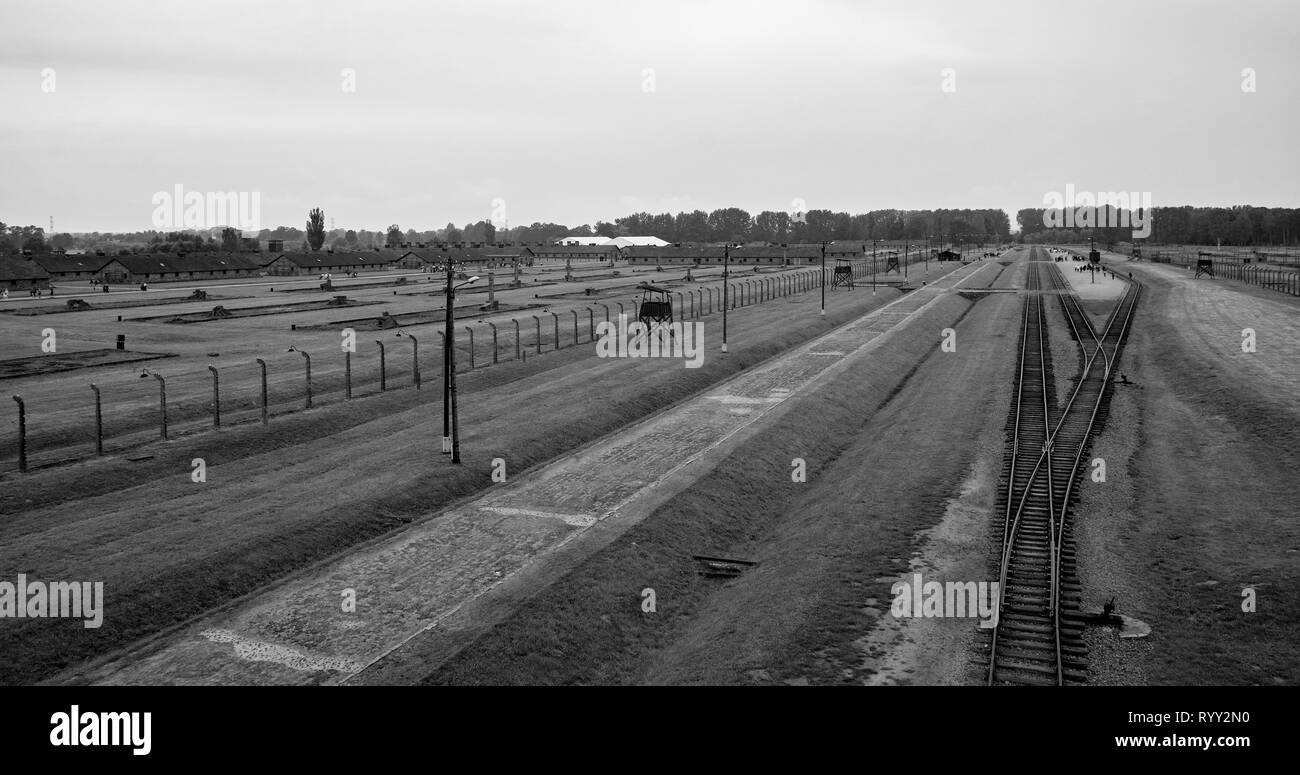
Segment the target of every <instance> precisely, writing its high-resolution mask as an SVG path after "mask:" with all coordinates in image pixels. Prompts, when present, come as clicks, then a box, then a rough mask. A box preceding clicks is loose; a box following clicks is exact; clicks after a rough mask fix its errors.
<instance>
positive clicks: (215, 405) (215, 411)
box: [208, 366, 221, 428]
mask: <svg viewBox="0 0 1300 775" xmlns="http://www.w3.org/2000/svg"><path fill="white" fill-rule="evenodd" d="M208 371H210V372H212V427H213V428H220V427H221V384H220V382H219V381H218V377H217V367H216V366H209V367H208Z"/></svg>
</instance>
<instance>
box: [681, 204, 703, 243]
mask: <svg viewBox="0 0 1300 775" xmlns="http://www.w3.org/2000/svg"><path fill="white" fill-rule="evenodd" d="M675 220H676V222H677V241H678V242H708V241H709V214H708V213H706V212H704V211H703V210H693V211H691V212H689V213H678V214H677V217H676V218H675Z"/></svg>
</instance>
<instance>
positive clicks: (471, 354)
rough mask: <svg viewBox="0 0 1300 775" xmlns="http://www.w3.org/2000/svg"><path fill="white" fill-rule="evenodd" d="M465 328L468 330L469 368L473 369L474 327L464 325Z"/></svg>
mask: <svg viewBox="0 0 1300 775" xmlns="http://www.w3.org/2000/svg"><path fill="white" fill-rule="evenodd" d="M465 330H466V331H468V332H469V370H470V371H473V370H474V329H472V328H470V327H469V326H465Z"/></svg>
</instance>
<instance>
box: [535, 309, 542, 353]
mask: <svg viewBox="0 0 1300 775" xmlns="http://www.w3.org/2000/svg"><path fill="white" fill-rule="evenodd" d="M533 320H534V321H536V322H537V354H538V355H541V354H542V319H541V318H539V317H537V316H536V315H533Z"/></svg>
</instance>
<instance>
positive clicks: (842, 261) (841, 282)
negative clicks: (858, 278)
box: [831, 258, 853, 289]
mask: <svg viewBox="0 0 1300 775" xmlns="http://www.w3.org/2000/svg"><path fill="white" fill-rule="evenodd" d="M837 286H843V287H845V288H849V289H852V288H853V265H852V263H850V261H849V259H847V258H837V259H835V273H834V274H832V275H831V287H832V288H835V287H837Z"/></svg>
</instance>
